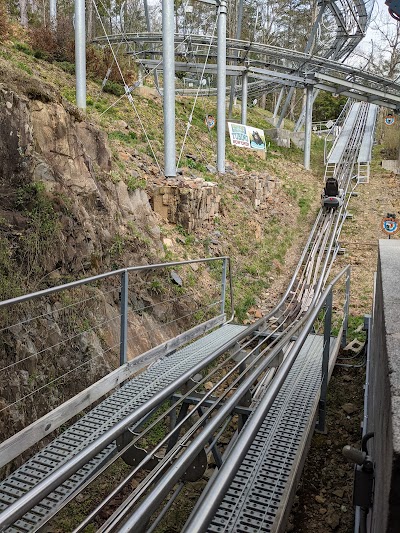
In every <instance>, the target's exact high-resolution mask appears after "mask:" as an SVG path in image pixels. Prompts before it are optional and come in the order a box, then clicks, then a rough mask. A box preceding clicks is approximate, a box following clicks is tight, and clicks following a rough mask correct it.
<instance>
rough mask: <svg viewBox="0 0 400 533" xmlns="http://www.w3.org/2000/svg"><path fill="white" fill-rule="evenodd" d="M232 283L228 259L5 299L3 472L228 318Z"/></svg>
mask: <svg viewBox="0 0 400 533" xmlns="http://www.w3.org/2000/svg"><path fill="white" fill-rule="evenodd" d="M231 287H232V283H231V274H230V263H229V258H227V257H222V258H208V259H199V260H194V261H183V262H171V263H165V264H158V265H144V266H138V267H130V268H126V269H120V270H117V271H114V272H108V273H105V274H101V275H98V276H93V277H90V278H86V279H82V280H79V281H76V282H72V283H68V284H65V285H61V286H59V287H53V288H50V289H46V290H43V291H40V292H36V293H32V294H28V295H25V296H20V297H17V298H13V299H10V300H7V301H4V302H1V303H0V331H1V338H0V390H1V394H0V427H1V428H2V435H3V440H5V442H3V444H2V445H1V446H0V456H1V460H0V466H3V465H4V464H7V463H8V462H9V461H10V460H11V459H13V458H15V457H16V456H17V455H18V454H20V453H22V452H23V451H25V450H26V449H28V447H30V446H32V445H33V444H35V443H36V442H37V441H38V440H40V439H42V438H43V437H44V436H46V435H48V434H49V433H51V432H52V431H54V430H55V429H57V428H58V427H60V426H62V425H64V424H66V422H67V421H68V420H70V419H71V418H72V417H74V416H75V415H76V414H77V413H79V412H81V411H82V409H85V408H86V407H88V406H89V405H91V404H92V403H93V402H95V401H97V400H98V399H99V398H101V397H102V396H104V395H105V394H107V393H108V392H109V391H110V390H111V389H113V388H115V387H116V386H117V385H118V384H120V383H121V382H122V381H124V380H126V379H127V378H128V377H129V376H131V375H132V374H134V373H136V372H138V371H140V370H141V369H142V368H144V367H145V366H147V365H148V364H149V363H151V362H152V361H153V360H155V359H157V358H159V357H161V356H163V355H165V354H167V353H169V352H171V351H172V350H173V349H174V348H175V347H178V346H180V345H182V344H185V343H187V342H189V341H191V340H192V339H193V338H195V337H197V336H199V335H201V334H202V333H203V332H205V331H207V330H208V329H210V328H212V327H216V326H218V325H219V324H222V323H224V322H226V321H227V319H226V315H225V300H226V299H227V302H228V306H229V310H228V313H229V315H230V317H231V315H232V313H233V311H232V310H233V302H232V291H231ZM139 354H142V355H141V357H139V358H138V357H137V356H138V355H139ZM27 426H28V427H27ZM24 428H26V435H25V437H24V438H23V439H21V438H18V440H14V439H13V435H15V434H16V433H18V432H20V431H21V430H23V429H24ZM6 439H7V440H6Z"/></svg>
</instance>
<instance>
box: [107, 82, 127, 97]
mask: <svg viewBox="0 0 400 533" xmlns="http://www.w3.org/2000/svg"><path fill="white" fill-rule="evenodd" d="M103 91H104V92H105V93H109V94H114V95H115V96H122V95H123V94H125V89H124V88H123V87H122V85H121V84H120V83H117V82H115V81H107V82H106V84H105V85H104V87H103Z"/></svg>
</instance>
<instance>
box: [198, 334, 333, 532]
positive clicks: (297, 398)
mask: <svg viewBox="0 0 400 533" xmlns="http://www.w3.org/2000/svg"><path fill="white" fill-rule="evenodd" d="M334 340H336V339H332V340H331V349H332V342H333V341H334ZM322 350H323V337H322V336H317V335H310V336H309V337H308V338H307V340H306V342H305V344H304V346H303V348H302V350H301V351H300V353H299V355H298V357H297V360H296V361H295V363H294V365H293V367H292V369H291V370H290V372H289V374H288V377H287V379H286V381H285V383H284V384H283V386H282V388H281V390H280V392H279V393H278V396H277V397H276V399H275V401H274V403H273V405H272V407H271V409H270V411H269V414H268V416H267V417H266V419H265V420H264V422H263V425H262V426H261V428H260V430H259V431H258V433H257V436H256V438H255V439H254V441H253V443H252V445H251V447H250V449H249V451H248V452H247V454H246V457H245V459H244V460H243V463H242V464H241V466H240V468H239V470H238V472H237V474H236V476H235V478H234V479H233V481H232V483H231V485H230V487H229V489H228V491H227V493H226V494H225V497H224V499H223V501H222V502H221V505H220V507H219V509H218V510H217V511H216V513H215V515H214V518H213V520H212V522H211V524H210V525H209V526H208V529H207V531H208V532H210V533H211V532H212V533H222V532H231V531H234V532H235V533H255V532H272V531H274V532H275V531H278V529H277V528H278V527H279V522H280V520H281V519H282V513H283V512H284V509H285V507H286V503H287V501H288V498H289V495H290V492H291V487H292V486H293V481H294V478H295V476H296V473H297V466H298V461H299V459H300V456H301V455H302V451H303V447H304V445H305V442H306V440H307V437H308V435H309V427H310V423H311V422H312V420H313V415H314V412H315V410H314V407H315V405H316V401H317V399H318V392H319V389H320V384H321V362H322ZM331 357H332V355H331Z"/></svg>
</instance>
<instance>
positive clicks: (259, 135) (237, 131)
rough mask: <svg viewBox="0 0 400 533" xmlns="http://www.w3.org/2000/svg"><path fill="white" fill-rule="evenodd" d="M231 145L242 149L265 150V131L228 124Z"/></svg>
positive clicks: (232, 123)
mask: <svg viewBox="0 0 400 533" xmlns="http://www.w3.org/2000/svg"><path fill="white" fill-rule="evenodd" d="M228 128H229V135H230V137H231V144H233V145H234V146H240V147H241V148H251V149H252V150H265V136H264V132H263V130H260V129H258V128H253V126H244V125H243V124H235V123H234V122H228Z"/></svg>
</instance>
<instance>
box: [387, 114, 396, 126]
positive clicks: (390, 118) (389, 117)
mask: <svg viewBox="0 0 400 533" xmlns="http://www.w3.org/2000/svg"><path fill="white" fill-rule="evenodd" d="M394 121H395V118H394V115H387V116H386V118H385V124H386V126H391V125H392V124H394Z"/></svg>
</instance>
